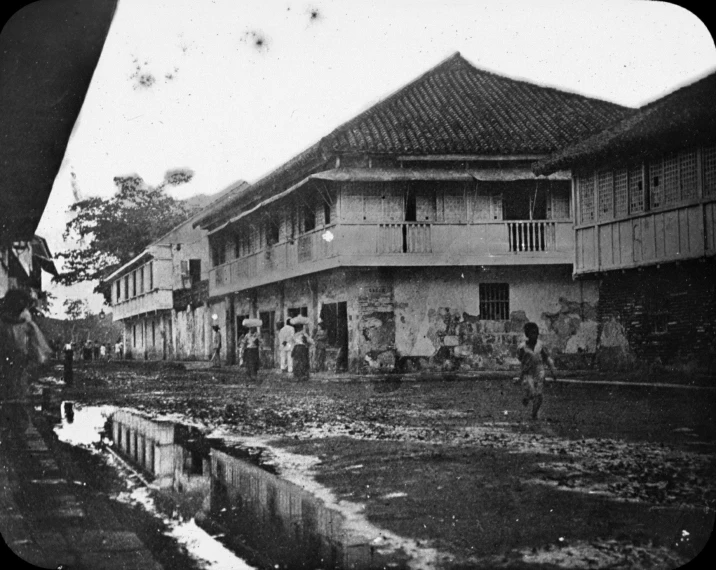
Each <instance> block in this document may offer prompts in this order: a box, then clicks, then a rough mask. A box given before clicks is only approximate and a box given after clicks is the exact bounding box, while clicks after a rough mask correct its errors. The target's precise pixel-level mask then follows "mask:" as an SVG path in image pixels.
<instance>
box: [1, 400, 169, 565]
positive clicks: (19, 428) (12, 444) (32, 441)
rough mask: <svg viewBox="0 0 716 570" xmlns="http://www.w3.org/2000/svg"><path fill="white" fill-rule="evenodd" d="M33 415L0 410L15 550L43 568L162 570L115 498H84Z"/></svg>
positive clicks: (10, 541) (22, 408)
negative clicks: (118, 511)
mask: <svg viewBox="0 0 716 570" xmlns="http://www.w3.org/2000/svg"><path fill="white" fill-rule="evenodd" d="M33 416H35V411H34V410H33V409H32V407H31V406H30V405H29V404H15V403H0V532H1V533H2V538H3V539H4V541H5V543H6V544H7V545H8V546H9V547H10V549H11V550H12V551H13V552H14V553H15V554H16V555H17V556H19V557H20V558H21V559H23V560H25V561H27V562H30V563H32V564H34V565H36V566H39V567H41V568H66V567H70V568H72V569H78V570H85V569H87V570H90V569H93V570H162V566H161V565H160V564H159V563H157V562H156V560H155V559H154V558H153V556H152V554H151V553H150V551H149V550H148V549H147V548H146V546H145V545H144V544H143V543H142V541H141V540H140V539H139V538H138V537H137V535H136V534H135V533H134V532H133V531H132V530H131V529H127V528H123V526H122V525H121V524H120V523H119V521H118V520H117V519H116V517H115V516H114V515H113V514H112V511H111V508H109V507H108V505H107V504H106V503H107V502H108V501H109V499H106V498H99V497H94V498H93V499H92V500H89V498H88V491H87V490H83V492H80V489H81V487H82V482H81V481H76V480H75V479H74V478H73V477H70V473H68V472H67V470H66V469H64V468H63V466H62V464H63V463H64V461H62V460H60V459H59V457H57V455H56V453H54V452H53V450H52V445H50V446H48V441H49V440H46V438H48V437H52V435H51V433H50V432H49V430H45V429H43V430H42V431H43V432H44V431H47V433H45V434H44V435H43V434H42V433H41V432H40V430H38V428H37V426H36V425H35V424H36V423H37V421H38V419H39V418H38V416H35V417H33ZM75 476H76V475H75ZM103 503H104V504H103ZM3 559H4V560H5V561H6V562H7V561H8V559H7V558H5V557H4V558H3ZM10 566H11V565H8V567H10Z"/></svg>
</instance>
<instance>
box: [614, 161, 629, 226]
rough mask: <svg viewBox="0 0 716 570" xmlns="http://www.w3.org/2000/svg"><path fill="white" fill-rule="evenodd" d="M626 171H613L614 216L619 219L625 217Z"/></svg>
mask: <svg viewBox="0 0 716 570" xmlns="http://www.w3.org/2000/svg"><path fill="white" fill-rule="evenodd" d="M627 213H628V212H627V169H626V168H617V169H616V170H615V171H614V215H615V216H616V217H617V218H619V217H621V216H626V215H627Z"/></svg>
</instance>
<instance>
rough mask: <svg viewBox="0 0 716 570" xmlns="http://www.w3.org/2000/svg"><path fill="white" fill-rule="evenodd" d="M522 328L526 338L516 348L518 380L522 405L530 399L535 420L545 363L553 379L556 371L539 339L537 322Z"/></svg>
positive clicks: (525, 404)
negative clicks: (521, 393) (522, 387)
mask: <svg viewBox="0 0 716 570" xmlns="http://www.w3.org/2000/svg"><path fill="white" fill-rule="evenodd" d="M524 330H525V336H526V337H527V340H525V341H524V342H523V343H522V344H520V346H519V348H518V350H517V357H518V358H519V359H520V363H521V364H522V372H521V374H520V380H521V381H522V385H523V386H524V388H525V396H524V398H522V405H523V406H527V404H529V403H530V401H532V419H533V420H536V419H537V418H538V417H539V409H540V407H541V406H542V390H543V387H544V379H545V369H544V367H545V364H546V365H547V366H549V369H550V372H552V378H554V379H555V380H556V379H557V373H556V372H555V369H554V361H553V360H552V357H551V356H550V354H549V350H547V348H546V347H545V346H544V345H543V344H542V342H541V341H540V340H539V327H538V326H537V324H536V323H527V324H526V325H525V329H524Z"/></svg>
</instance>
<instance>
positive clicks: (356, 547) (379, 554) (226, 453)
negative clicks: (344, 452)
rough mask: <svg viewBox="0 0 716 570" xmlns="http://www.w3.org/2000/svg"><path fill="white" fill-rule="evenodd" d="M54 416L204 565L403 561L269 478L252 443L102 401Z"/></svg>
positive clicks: (266, 462) (266, 463)
mask: <svg viewBox="0 0 716 570" xmlns="http://www.w3.org/2000/svg"><path fill="white" fill-rule="evenodd" d="M61 416H62V419H61V422H60V423H59V424H58V425H57V427H56V428H55V432H56V433H57V435H58V437H59V438H60V439H61V440H62V441H66V442H67V443H70V444H72V445H77V446H83V447H86V448H89V449H91V450H93V451H94V452H96V453H104V454H106V455H107V457H108V460H109V462H110V463H114V464H116V465H117V467H118V468H119V470H120V472H124V474H125V477H126V478H127V479H128V480H131V482H132V484H131V487H132V488H131V490H130V492H128V493H124V494H122V496H120V497H118V499H119V500H122V501H126V502H133V503H135V504H142V505H143V506H144V507H145V508H146V509H147V510H148V511H150V512H153V514H155V515H158V516H162V517H163V519H164V520H165V522H167V523H168V524H167V526H168V527H169V528H170V534H171V536H172V537H174V538H175V540H177V541H178V542H179V543H181V544H183V545H184V546H185V547H186V548H187V550H188V551H189V552H190V553H192V554H193V555H194V557H195V558H197V559H199V560H200V561H202V562H203V564H202V566H203V567H205V568H216V569H217V570H218V569H219V568H250V567H251V566H248V564H252V565H255V566H257V567H259V568H269V567H270V568H335V569H343V568H355V569H362V568H385V567H389V568H399V567H407V564H406V562H405V558H406V557H405V556H404V555H403V554H402V553H397V554H396V553H395V552H392V553H388V554H386V553H385V552H384V551H381V549H380V548H378V547H377V546H376V544H375V540H371V539H374V534H372V535H363V534H361V533H358V532H356V530H355V525H352V524H347V521H346V516H345V514H344V513H342V512H341V511H340V510H338V509H332V508H328V507H327V506H326V504H325V503H324V501H322V500H321V499H320V498H317V497H316V496H315V495H314V494H313V493H311V492H309V491H307V490H306V489H304V488H303V487H301V486H299V485H297V484H296V483H294V482H292V481H289V480H286V479H284V478H282V477H279V476H278V475H277V474H276V469H275V467H274V466H273V465H272V464H271V463H270V459H271V458H269V457H267V455H268V454H267V453H266V450H265V449H264V448H262V447H258V446H246V445H243V446H240V445H236V444H234V443H229V442H227V441H225V440H224V439H223V438H215V437H207V436H205V435H204V434H202V432H201V431H200V430H198V429H197V428H195V427H191V426H186V425H182V424H179V423H174V422H171V421H157V420H152V419H148V418H146V417H143V416H142V415H140V414H138V413H135V412H133V411H129V410H123V409H116V408H113V407H111V406H101V407H100V406H87V407H78V406H73V405H72V404H71V403H68V402H64V403H63V404H62V407H61ZM122 468H124V469H122ZM212 543H213V544H214V546H212ZM222 549H223V550H222ZM224 551H226V552H225V554H222V555H220V554H219V553H222V552H224ZM227 555H228V556H229V558H230V557H231V556H232V555H233V556H234V559H232V560H233V561H229V560H227Z"/></svg>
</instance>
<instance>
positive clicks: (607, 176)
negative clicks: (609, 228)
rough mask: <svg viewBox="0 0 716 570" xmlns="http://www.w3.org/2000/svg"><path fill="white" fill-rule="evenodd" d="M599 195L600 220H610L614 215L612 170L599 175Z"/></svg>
mask: <svg viewBox="0 0 716 570" xmlns="http://www.w3.org/2000/svg"><path fill="white" fill-rule="evenodd" d="M597 180H598V181H597V190H598V195H599V219H600V220H608V219H609V218H612V217H613V215H614V211H613V207H614V183H613V177H612V171H611V170H605V171H602V172H600V173H599V175H598V177H597Z"/></svg>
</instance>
